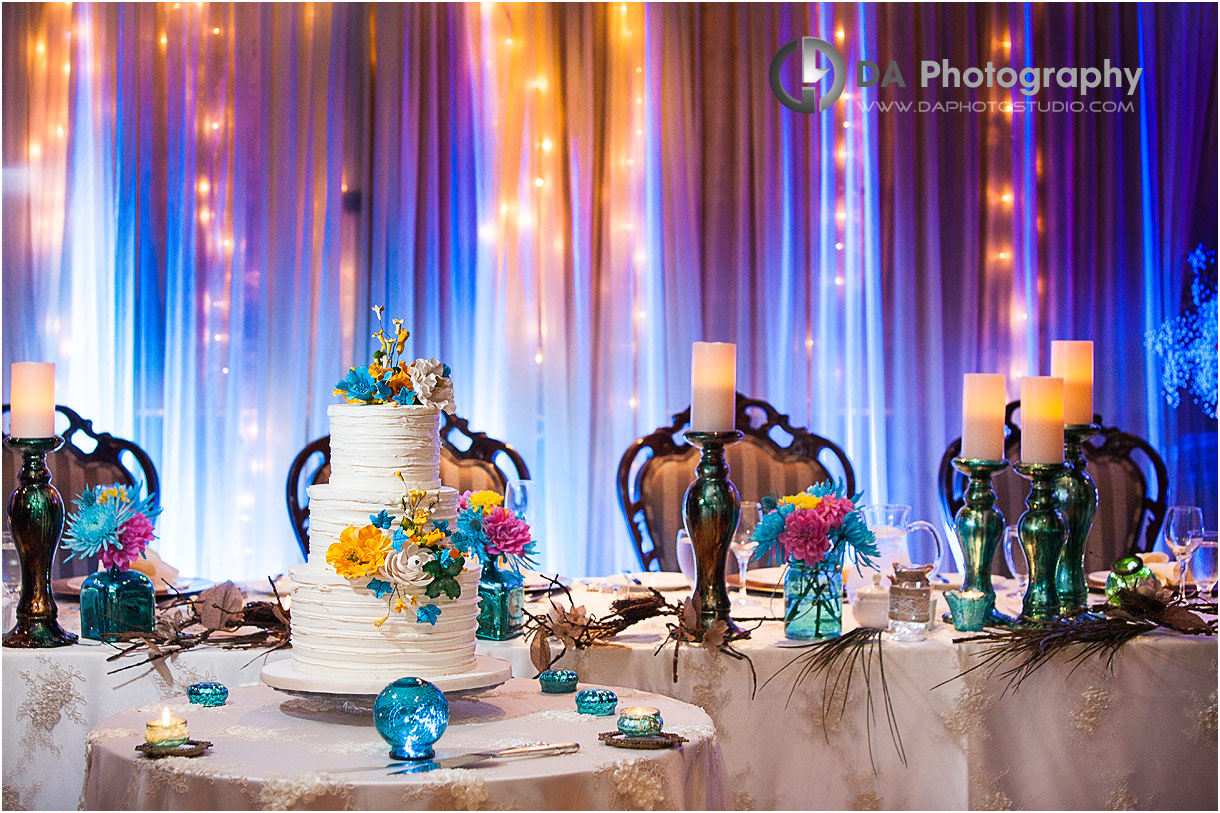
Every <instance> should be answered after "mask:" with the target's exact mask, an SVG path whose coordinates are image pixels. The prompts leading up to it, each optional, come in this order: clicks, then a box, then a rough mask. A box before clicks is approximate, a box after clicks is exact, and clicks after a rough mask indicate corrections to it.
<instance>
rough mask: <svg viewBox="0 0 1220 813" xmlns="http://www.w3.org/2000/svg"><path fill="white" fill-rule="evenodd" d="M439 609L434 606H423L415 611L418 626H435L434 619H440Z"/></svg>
mask: <svg viewBox="0 0 1220 813" xmlns="http://www.w3.org/2000/svg"><path fill="white" fill-rule="evenodd" d="M440 615H441V608H440V607H437V606H436V605H435V604H425V605H424V606H422V607H419V608H417V609H416V610H415V621H416V623H418V624H431V625H432V626H434V627H435V626H436V619H438V618H440Z"/></svg>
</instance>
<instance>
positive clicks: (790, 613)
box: [784, 559, 843, 641]
mask: <svg viewBox="0 0 1220 813" xmlns="http://www.w3.org/2000/svg"><path fill="white" fill-rule="evenodd" d="M842 631H843V567H842V564H841V563H840V562H839V561H838V560H837V559H836V560H830V559H826V560H823V561H821V562H819V563H818V564H816V565H809V564H806V563H805V562H799V561H793V562H789V563H788V570H787V572H786V573H785V574H784V635H785V636H787V637H788V638H791V639H793V640H797V641H811V640H814V639H816V638H835V637H837V636H838V635H839V634H840V633H842Z"/></svg>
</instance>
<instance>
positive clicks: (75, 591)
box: [51, 576, 216, 598]
mask: <svg viewBox="0 0 1220 813" xmlns="http://www.w3.org/2000/svg"><path fill="white" fill-rule="evenodd" d="M87 578H89V577H88V576H72V577H70V578H67V579H55V580H54V581H52V582H51V589H53V590H54V591H55V593H56V595H60V596H70V597H72V598H80V588H81V585H83V584H84V583H85V579H87ZM215 586H216V582H212V581H208V580H207V579H183V578H181V577H179V579H178V582H177V584H175V585H174V589H173V590H170V589H169V585H167V584H164V583H162V584H159V585H157V587H156V593H157V597H158V598H168V597H169V596H184V597H185V596H194V595H198V594H199V593H202V592H203V591H204V590H207V589H208V588H209V587H215Z"/></svg>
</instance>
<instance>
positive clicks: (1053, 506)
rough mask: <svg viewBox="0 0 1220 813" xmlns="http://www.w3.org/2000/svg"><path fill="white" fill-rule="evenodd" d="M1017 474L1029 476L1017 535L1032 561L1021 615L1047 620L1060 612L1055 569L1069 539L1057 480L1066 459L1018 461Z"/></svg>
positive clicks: (1064, 466) (1064, 469)
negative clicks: (1034, 461)
mask: <svg viewBox="0 0 1220 813" xmlns="http://www.w3.org/2000/svg"><path fill="white" fill-rule="evenodd" d="M1013 468H1015V469H1016V470H1017V474H1019V475H1021V476H1022V477H1024V478H1025V479H1026V480H1029V484H1030V487H1029V496H1027V497H1026V498H1025V513H1023V514H1021V519H1019V520H1018V521H1017V535H1018V536H1020V538H1021V547H1022V548H1024V549H1025V558H1026V560H1027V561H1028V562H1029V585H1028V586H1027V587H1026V588H1025V601H1024V603H1023V604H1022V610H1021V618H1022V619H1024V620H1027V621H1034V622H1039V623H1041V622H1046V621H1051V620H1053V619H1054V618H1055V617H1056V616H1058V614H1059V591H1058V589H1057V588H1056V586H1055V569H1056V568H1057V567H1058V565H1059V554H1060V553H1061V552H1062V551H1063V543H1064V541H1065V540H1066V539H1067V521H1066V520H1064V518H1063V514H1061V513H1059V501H1058V500H1057V499H1056V497H1055V484H1056V483H1057V482H1058V480H1059V478H1060V477H1062V476H1063V474H1064V472H1066V471H1067V470H1068V467H1067V465H1066V464H1064V463H1018V464H1017V465H1016V466H1014V467H1013Z"/></svg>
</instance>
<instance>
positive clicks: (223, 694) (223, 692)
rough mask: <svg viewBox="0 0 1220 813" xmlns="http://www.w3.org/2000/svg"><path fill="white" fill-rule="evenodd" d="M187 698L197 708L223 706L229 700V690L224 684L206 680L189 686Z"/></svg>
mask: <svg viewBox="0 0 1220 813" xmlns="http://www.w3.org/2000/svg"><path fill="white" fill-rule="evenodd" d="M186 698H187V700H190V701H191V702H192V703H194V704H195V705H196V706H223V705H224V704H225V701H226V700H228V699H229V690H228V688H227V687H226V686H225V685H224V684H223V683H217V682H216V681H214V680H205V681H203V682H202V683H192V684H191V685H190V686H187V687H186Z"/></svg>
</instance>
